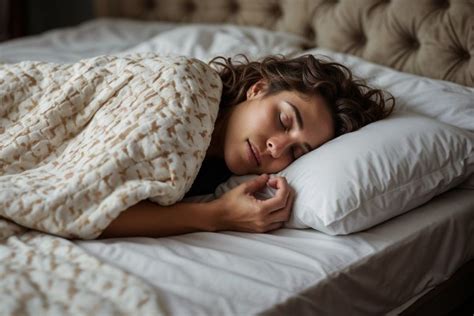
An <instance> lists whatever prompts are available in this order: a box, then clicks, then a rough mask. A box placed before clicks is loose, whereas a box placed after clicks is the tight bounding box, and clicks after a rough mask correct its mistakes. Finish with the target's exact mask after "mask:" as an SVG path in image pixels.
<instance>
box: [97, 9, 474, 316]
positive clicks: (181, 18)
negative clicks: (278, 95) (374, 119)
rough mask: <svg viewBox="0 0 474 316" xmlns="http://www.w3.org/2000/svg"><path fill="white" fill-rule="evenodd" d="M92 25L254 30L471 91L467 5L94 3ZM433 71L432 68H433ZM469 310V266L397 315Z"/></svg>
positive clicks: (473, 280) (473, 76)
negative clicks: (116, 21)
mask: <svg viewBox="0 0 474 316" xmlns="http://www.w3.org/2000/svg"><path fill="white" fill-rule="evenodd" d="M94 4H95V12H96V16H97V17H104V16H108V17H126V18H134V19H140V20H158V21H167V22H182V23H198V22H200V23H231V24H237V25H252V26H259V27H264V28H267V29H271V30H277V31H285V32H292V33H296V34H299V35H303V36H305V37H306V38H308V39H309V40H311V41H312V42H313V43H314V46H318V47H323V48H328V49H331V50H333V51H338V52H343V53H348V54H352V55H356V56H359V57H362V58H364V59H366V60H369V61H372V62H375V63H378V64H382V65H385V66H389V67H392V68H394V69H397V70H400V71H403V72H409V73H414V74H418V75H421V76H425V77H429V78H434V79H442V80H448V81H453V82H456V83H459V84H462V85H465V86H470V87H473V86H474V58H473V56H474V18H473V17H474V1H472V0H416V1H413V0H357V1H353V0H134V1H129V0H94ZM434 65H436V67H434ZM473 310H474V260H471V261H469V262H468V263H466V264H464V265H463V266H462V267H461V268H460V269H459V270H458V271H457V272H456V273H455V274H454V275H452V276H451V278H450V279H449V280H448V281H446V282H444V283H442V284H440V285H439V286H437V287H436V288H435V289H433V290H432V291H430V292H429V293H427V294H426V295H424V296H422V297H421V298H420V299H418V300H417V301H416V302H415V303H414V304H412V305H410V306H409V307H408V308H407V309H405V310H404V311H403V312H402V313H401V315H404V316H407V315H430V316H434V315H446V314H450V313H453V315H457V314H458V313H461V314H462V313H467V315H473V314H472V311H473Z"/></svg>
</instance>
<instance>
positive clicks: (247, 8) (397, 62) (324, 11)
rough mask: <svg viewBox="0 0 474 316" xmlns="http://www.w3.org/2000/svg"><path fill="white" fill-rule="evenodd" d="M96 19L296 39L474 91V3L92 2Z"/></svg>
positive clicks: (291, 0) (434, 0)
mask: <svg viewBox="0 0 474 316" xmlns="http://www.w3.org/2000/svg"><path fill="white" fill-rule="evenodd" d="M93 1H94V2H95V3H96V8H97V13H98V15H99V16H104V15H109V16H110V15H111V16H121V17H132V18H142V19H157V20H163V21H176V22H203V23H234V24H239V25H253V26H259V27H264V28H268V29H273V30H278V31H286V32H292V33H296V34H299V35H302V36H305V37H307V38H308V39H310V40H312V41H314V43H315V44H316V45H318V46H321V47H325V48H329V49H332V50H335V51H340V52H346V53H350V54H354V55H358V56H360V57H362V58H365V59H367V60H370V61H373V62H376V63H380V64H384V65H387V66H390V67H393V68H396V69H398V70H401V71H405V72H412V73H415V74H419V75H423V76H427V77H432V78H436V79H444V80H451V81H454V82H458V83H461V84H464V85H468V86H474V59H473V58H471V56H472V55H473V54H474V18H473V17H474V0H135V1H130V0H93Z"/></svg>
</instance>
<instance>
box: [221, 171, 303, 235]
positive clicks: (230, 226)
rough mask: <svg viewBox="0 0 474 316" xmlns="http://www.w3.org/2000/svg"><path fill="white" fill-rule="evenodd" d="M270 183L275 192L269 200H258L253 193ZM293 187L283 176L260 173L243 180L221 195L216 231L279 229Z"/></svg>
mask: <svg viewBox="0 0 474 316" xmlns="http://www.w3.org/2000/svg"><path fill="white" fill-rule="evenodd" d="M267 184H268V185H269V186H271V187H273V188H275V189H276V190H277V191H276V194H275V196H274V197H272V198H270V199H268V200H258V199H256V198H255V196H254V193H255V192H257V191H258V190H260V189H262V188H264V187H265V185H267ZM294 196H295V193H294V190H293V189H292V188H291V187H290V186H289V185H288V182H286V179H285V178H283V177H274V178H269V176H268V175H266V174H263V175H260V176H259V177H257V178H255V179H253V180H250V181H247V182H244V183H242V184H240V185H239V186H237V187H235V188H234V189H232V190H230V191H228V192H226V193H225V194H223V195H222V196H221V197H220V198H219V199H218V200H216V202H218V203H220V208H219V209H220V210H221V212H220V213H219V215H218V217H219V218H218V224H217V227H218V229H219V230H235V231H244V232H252V233H263V232H267V231H270V230H274V229H278V228H280V227H282V226H283V223H284V222H286V221H288V219H289V217H290V213H291V208H292V206H293V201H294Z"/></svg>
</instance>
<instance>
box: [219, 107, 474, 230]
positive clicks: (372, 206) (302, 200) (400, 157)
mask: <svg viewBox="0 0 474 316" xmlns="http://www.w3.org/2000/svg"><path fill="white" fill-rule="evenodd" d="M473 170H474V149H473V140H472V138H471V136H470V135H469V134H468V132H467V131H464V130H462V129H459V128H456V127H453V126H450V125H447V124H444V123H442V122H439V121H437V120H434V119H431V118H428V117H425V116H421V115H419V114H416V113H411V112H398V113H394V114H392V116H390V117H389V118H387V119H384V120H381V121H378V122H374V123H372V124H369V125H367V126H365V127H363V128H361V129H359V130H358V131H355V132H352V133H348V134H345V135H342V136H340V137H338V138H336V139H333V140H331V141H330V142H328V143H326V144H324V145H323V146H321V147H319V148H318V149H317V150H314V151H312V152H310V153H308V154H306V155H304V156H302V157H301V158H299V159H298V160H296V161H295V162H294V163H292V164H291V165H290V166H288V167H287V168H286V169H285V170H283V171H281V172H279V173H278V175H281V176H284V177H286V179H287V181H288V183H289V184H290V185H291V186H292V187H293V188H294V189H295V191H296V198H295V202H294V206H293V212H292V217H291V219H290V221H289V222H288V223H286V225H285V227H289V228H307V227H312V228H314V229H317V230H319V231H321V232H324V233H327V234H330V235H341V234H349V233H353V232H357V231H360V230H363V229H367V228H369V227H372V226H374V225H377V224H379V223H381V222H383V221H385V220H388V219H390V218H392V217H394V216H397V215H399V214H402V213H404V212H407V211H409V210H411V209H413V208H415V207H417V206H419V205H421V204H423V203H425V202H427V201H429V200H430V199H431V198H433V197H434V196H436V195H438V194H440V193H442V192H444V191H446V190H449V189H450V188H452V187H454V186H456V185H458V184H459V183H461V182H462V181H463V180H465V179H466V178H467V177H468V176H469V175H470V174H471V173H473ZM252 177H254V176H240V177H238V176H233V177H231V178H230V179H229V180H228V181H227V182H226V183H224V184H221V185H220V186H219V187H218V188H217V189H216V196H217V197H218V196H220V195H222V194H223V193H224V192H226V191H228V190H230V189H232V188H233V187H235V186H236V185H238V184H240V183H242V182H243V181H246V180H248V179H250V178H252ZM273 195H274V190H273V189H271V188H266V189H264V190H263V191H262V192H259V195H258V197H259V198H261V199H265V198H268V197H271V196H273Z"/></svg>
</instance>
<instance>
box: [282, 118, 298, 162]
mask: <svg viewBox="0 0 474 316" xmlns="http://www.w3.org/2000/svg"><path fill="white" fill-rule="evenodd" d="M281 114H282V113H281V112H280V114H279V115H278V120H279V121H280V125H281V127H282V128H283V129H284V130H285V131H286V130H288V128H287V127H286V126H285V124H283V120H282V119H281ZM291 156H292V157H293V159H294V160H296V155H295V148H294V147H291Z"/></svg>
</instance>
